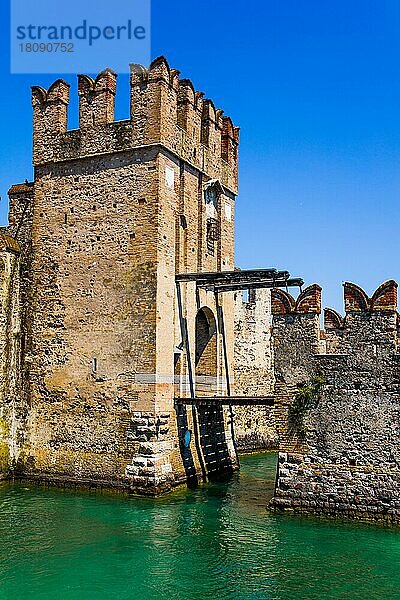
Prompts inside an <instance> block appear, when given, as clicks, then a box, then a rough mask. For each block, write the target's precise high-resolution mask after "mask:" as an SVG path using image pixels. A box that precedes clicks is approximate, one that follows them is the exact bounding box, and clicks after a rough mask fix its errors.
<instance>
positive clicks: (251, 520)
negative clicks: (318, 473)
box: [0, 454, 400, 600]
mask: <svg viewBox="0 0 400 600" xmlns="http://www.w3.org/2000/svg"><path fill="white" fill-rule="evenodd" d="M275 460H276V457H275V456H274V455H271V454H269V455H268V454H266V455H255V456H248V457H243V458H242V470H241V472H240V474H237V475H235V476H234V477H233V479H232V480H231V481H230V482H228V483H225V484H212V485H208V486H205V487H202V488H199V489H197V490H192V491H184V490H182V491H179V492H178V493H174V494H173V495H171V496H169V497H167V498H163V499H157V500H143V499H124V498H114V497H106V496H95V495H89V494H87V495H85V494H74V493H72V492H61V491H57V490H46V489H40V488H34V487H32V486H14V487H11V486H6V487H3V488H0V517H1V520H0V544H1V546H0V548H1V550H0V599H1V600H3V599H7V600H9V599H10V600H11V599H15V600H19V599H20V598H21V599H22V598H23V599H25V598H27V599H32V600H38V599H53V598H54V599H63V600H70V599H72V598H73V599H82V600H85V599H89V598H90V599H96V600H103V599H104V600H105V599H107V600H111V599H113V600H114V599H115V600H130V599H140V600H147V599H149V598H151V599H153V598H160V599H174V600H180V599H202V600H203V599H208V598H213V599H218V600H219V599H225V598H229V599H235V600H236V599H237V600H241V599H252V600H256V599H261V598H262V599H269V598H270V599H279V600H290V599H292V598H293V599H294V598H296V599H309V598H317V599H326V598H347V599H358V598H359V599H363V600H365V599H368V600H370V599H374V598H379V599H381V598H384V599H386V600H388V599H392V598H396V599H397V598H399V599H400V531H399V530H390V529H385V528H380V527H376V526H370V525H360V524H354V525H353V524H348V523H337V522H326V521H321V520H318V519H310V518H297V517H292V516H286V515H270V514H268V513H267V512H266V510H265V505H266V502H267V499H268V498H269V497H270V494H271V489H272V485H273V478H274V475H275Z"/></svg>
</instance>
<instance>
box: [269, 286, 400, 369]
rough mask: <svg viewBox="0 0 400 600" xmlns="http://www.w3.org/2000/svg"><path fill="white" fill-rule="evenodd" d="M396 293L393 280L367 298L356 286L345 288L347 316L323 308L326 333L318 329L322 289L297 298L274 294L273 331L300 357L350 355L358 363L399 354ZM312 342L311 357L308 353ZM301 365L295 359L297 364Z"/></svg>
mask: <svg viewBox="0 0 400 600" xmlns="http://www.w3.org/2000/svg"><path fill="white" fill-rule="evenodd" d="M397 288H398V285H397V283H396V282H395V281H393V280H388V281H385V282H384V283H382V285H380V286H379V287H378V288H377V290H376V291H375V292H374V293H373V294H372V296H371V297H369V296H368V295H367V294H366V293H365V292H364V290H362V289H361V288H360V287H359V286H357V285H356V284H354V283H350V282H346V283H344V285H343V291H344V307H345V316H342V315H340V314H339V313H338V312H337V311H335V310H333V309H332V308H325V309H324V330H323V331H322V332H321V331H320V328H319V316H320V314H321V300H322V298H321V287H320V286H318V285H311V286H309V287H308V288H306V289H305V290H304V291H303V292H301V293H300V294H299V296H298V298H297V299H295V298H294V297H293V296H291V294H289V293H288V292H286V291H284V290H281V289H275V290H272V292H271V300H272V314H273V316H274V329H275V332H276V335H277V339H278V340H282V343H283V344H284V345H285V346H286V345H288V347H287V349H286V350H285V351H287V352H288V353H294V352H295V347H296V346H301V347H302V348H303V350H302V352H300V355H301V354H302V355H303V356H305V355H306V354H307V355H308V359H309V358H310V354H311V353H314V354H319V355H324V354H340V355H343V354H352V355H357V356H358V357H359V360H360V362H361V363H362V361H363V360H364V359H365V357H366V355H370V356H372V355H374V356H376V355H377V354H378V353H380V354H381V355H382V354H385V353H386V354H393V353H395V352H397V348H398V340H399V325H398V322H399V319H398V313H397ZM305 340H308V342H307V343H308V350H307V353H305V352H304V344H305ZM297 359H298V361H300V362H301V361H302V359H300V358H299V356H297V358H296V360H297Z"/></svg>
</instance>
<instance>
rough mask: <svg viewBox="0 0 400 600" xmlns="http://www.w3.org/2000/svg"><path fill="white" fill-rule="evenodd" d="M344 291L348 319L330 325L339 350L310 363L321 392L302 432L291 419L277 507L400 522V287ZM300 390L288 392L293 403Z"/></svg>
mask: <svg viewBox="0 0 400 600" xmlns="http://www.w3.org/2000/svg"><path fill="white" fill-rule="evenodd" d="M344 290H345V309H346V317H345V319H340V320H337V319H336V320H334V318H333V316H332V314H331V313H329V312H328V315H326V317H327V319H326V323H325V327H326V331H327V333H328V331H329V332H330V333H329V335H332V331H333V335H332V337H334V336H336V340H334V341H335V345H331V346H330V348H331V349H332V348H335V349H337V352H335V353H331V354H315V355H314V356H313V357H312V358H311V360H310V361H309V363H308V365H309V366H308V371H307V377H308V380H307V381H305V382H308V383H309V384H310V383H312V382H313V381H314V382H315V381H316V378H319V380H320V381H321V378H322V381H323V384H322V387H321V389H320V390H319V392H318V393H316V394H315V397H314V399H313V401H312V403H311V405H310V406H309V408H308V410H306V411H305V414H304V419H303V424H302V427H301V429H299V428H298V427H296V426H295V427H292V428H291V430H290V419H288V420H287V435H286V437H285V436H282V445H281V448H280V454H279V467H278V479H277V486H276V490H275V497H274V500H273V504H274V505H275V506H276V507H278V508H290V509H295V510H306V511H317V512H323V513H332V514H345V515H349V516H356V517H359V518H368V519H370V518H376V519H387V520H394V521H399V517H400V495H399V491H398V490H399V478H400V467H399V465H400V462H399V459H400V456H399V447H400V444H399V442H400V439H399V431H398V427H397V423H398V419H399V411H400V402H399V375H400V372H399V360H398V359H399V357H398V354H397V323H398V315H397V310H396V308H397V284H395V282H392V281H390V282H386V283H385V284H383V285H382V286H381V287H380V288H378V290H377V292H375V294H374V296H373V297H372V298H368V297H367V296H366V294H365V293H364V292H363V291H362V290H360V288H358V287H357V286H354V285H353V284H345V287H344ZM338 340H339V341H338ZM315 343H316V342H315ZM328 347H329V346H328ZM290 378H291V379H292V376H291V377H290ZM298 391H299V390H298V389H297V391H296V390H294V389H292V390H290V388H286V390H285V393H286V394H288V395H289V399H288V400H287V403H288V405H290V404H293V402H295V401H296V395H297V398H298ZM282 404H283V402H282Z"/></svg>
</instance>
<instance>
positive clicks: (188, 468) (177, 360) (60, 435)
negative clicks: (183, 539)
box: [0, 58, 238, 493]
mask: <svg viewBox="0 0 400 600" xmlns="http://www.w3.org/2000/svg"><path fill="white" fill-rule="evenodd" d="M78 91H79V129H77V130H72V131H69V130H67V111H68V103H69V85H68V84H67V83H66V82H65V81H63V80H58V81H56V82H55V83H54V84H53V85H52V86H51V87H50V88H49V89H48V90H44V89H43V88H39V87H34V88H32V104H33V111H34V136H33V137H34V145H33V161H34V167H35V181H34V184H27V185H26V184H24V185H22V186H14V187H13V188H12V189H11V190H10V217H9V222H10V224H9V227H8V228H6V232H5V235H4V239H3V242H4V247H3V250H2V251H1V253H2V256H3V255H4V258H5V264H6V268H5V271H4V281H5V283H4V286H3V321H2V322H4V325H3V330H4V332H3V333H4V335H3V337H2V338H1V339H4V340H6V341H5V344H6V346H7V351H6V350H3V353H2V357H3V358H2V360H3V379H2V393H3V400H2V403H1V410H2V416H1V418H2V421H1V422H0V425H1V432H0V433H1V444H3V446H4V448H3V446H1V448H3V450H2V451H1V456H2V464H3V470H4V472H6V471H7V470H9V469H10V468H14V465H15V464H17V463H18V471H19V473H20V474H21V475H22V476H26V477H30V478H34V479H39V480H46V481H52V482H63V483H68V482H72V483H79V484H80V483H84V484H90V485H92V484H99V485H105V486H107V487H120V488H124V489H132V490H136V491H139V492H143V493H157V492H160V491H163V490H166V489H169V488H170V487H171V486H173V485H176V484H178V483H180V482H184V481H186V480H187V479H188V478H191V479H193V478H195V477H199V478H203V477H207V476H209V475H210V474H212V472H219V471H222V470H224V469H227V470H229V469H232V468H235V466H236V465H235V453H234V452H233V447H232V443H231V441H230V438H229V433H227V434H225V430H226V431H227V432H229V426H228V425H229V423H228V421H229V416H228V414H225V413H226V411H225V410H224V411H223V413H221V414H219V413H218V414H217V413H216V412H215V413H213V414H207V415H204V416H203V421H204V419H206V421H207V423H208V425H209V426H208V427H206V428H204V426H203V424H202V417H201V415H197V414H196V409H194V412H192V411H188V412H187V414H184V415H183V414H179V415H177V412H176V407H175V404H174V397H175V396H176V395H178V396H185V395H187V394H188V393H189V388H188V368H187V367H188V365H187V360H188V357H187V355H186V352H185V345H184V343H183V341H184V340H183V339H182V338H183V333H182V323H183V322H185V328H186V329H185V331H186V335H187V339H188V342H189V344H190V346H191V347H192V348H193V353H194V355H195V354H196V345H197V346H198V347H199V344H200V341H199V335H198V334H199V332H198V323H199V318H200V317H199V314H200V313H201V314H202V315H205V319H206V324H207V326H208V329H207V331H208V334H209V337H208V339H206V340H205V343H203V347H202V352H205V353H206V354H205V355H206V356H208V357H209V359H207V360H206V361H205V360H202V356H201V354H202V352H200V356H199V357H198V362H199V365H201V363H202V362H203V363H206V366H207V368H206V369H204V368H203V367H201V366H199V368H198V369H197V372H196V381H195V385H196V384H197V385H198V388H200V387H201V386H205V388H206V389H208V390H212V392H213V393H216V394H217V393H221V392H223V390H224V387H225V373H224V367H223V360H222V341H221V329H220V323H219V320H218V318H217V314H216V312H217V311H216V302H215V297H214V294H212V293H210V292H206V291H204V292H201V293H200V294H196V293H195V290H194V287H193V285H192V284H190V283H188V284H180V286H179V290H178V292H179V293H178V295H177V289H176V285H175V275H176V274H177V273H185V272H193V273H197V272H201V271H221V270H229V269H232V268H233V265H234V246H233V243H234V240H233V232H234V204H235V196H236V194H237V147H238V129H237V128H236V127H234V126H233V125H232V122H231V120H230V118H229V117H226V116H223V114H222V111H220V110H217V109H216V108H215V107H214V104H213V102H212V101H211V100H207V99H204V98H203V94H202V93H200V92H197V91H195V89H194V88H193V85H192V83H191V82H190V81H189V80H187V79H180V78H179V73H178V72H177V71H176V70H174V69H171V68H170V67H169V65H168V64H167V62H166V60H165V59H164V58H159V59H157V60H155V61H154V62H153V63H152V65H151V67H150V69H149V70H146V69H144V68H143V67H140V66H138V65H133V66H132V75H131V115H130V119H128V120H126V121H119V122H115V121H114V99H115V93H116V75H115V74H114V73H113V72H112V71H110V70H106V71H103V72H102V73H100V75H99V76H98V77H97V78H96V80H93V79H91V78H89V77H87V76H85V75H80V76H79V77H78ZM17 241H18V243H17ZM15 265H18V266H15ZM15 270H16V271H18V273H19V275H18V276H16V277H10V273H11V272H14V271H15ZM19 276H20V277H21V288H20V289H21V291H20V292H18V289H17V287H18V286H19V280H18V277H19ZM11 287H12V289H11ZM178 297H179V302H178V301H177V298H178ZM10 303H11V304H13V303H14V304H15V305H16V307H18V308H19V310H17V309H16V308H12V307H10ZM220 303H221V305H222V306H223V309H224V313H225V331H226V346H227V352H228V354H229V358H230V364H232V359H233V299H232V297H231V295H225V296H224V298H221V299H220ZM13 306H14V305H13ZM10 315H12V316H11V317H10ZM19 323H21V324H22V326H21V330H20V329H19V327H20V326H19ZM5 330H7V331H5ZM14 347H15V351H14V349H13V348H14ZM10 361H11V363H12V364H11V363H10ZM6 363H7V365H6V366H4V365H5V364H6ZM17 363H18V364H17ZM9 365H10V366H9ZM14 388H15V392H14V391H12V390H14ZM185 411H186V409H185ZM185 411H184V412H185ZM21 419H22V421H23V423H22V421H21ZM20 421H21V422H20ZM20 425H21V427H20ZM19 428H20V429H21V431H22V432H23V434H19V433H18V432H17V429H19ZM188 429H190V430H192V432H193V433H195V434H196V435H195V436H193V439H192V441H191V443H190V445H189V447H188V448H186V447H184V445H183V442H182V436H183V434H184V433H185V432H186V431H187V430H188ZM195 438H196V439H197V440H200V442H199V443H198V444H195V441H194V439H195ZM203 454H204V455H205V456H206V458H207V460H205V456H204V455H203ZM8 457H9V458H8Z"/></svg>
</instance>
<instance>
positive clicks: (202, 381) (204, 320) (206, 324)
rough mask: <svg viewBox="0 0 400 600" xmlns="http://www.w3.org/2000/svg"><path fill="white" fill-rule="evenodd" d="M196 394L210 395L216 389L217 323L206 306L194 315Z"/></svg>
mask: <svg viewBox="0 0 400 600" xmlns="http://www.w3.org/2000/svg"><path fill="white" fill-rule="evenodd" d="M195 375H196V394H198V395H206V396H211V395H214V394H215V393H216V391H217V324H216V320H215V317H214V314H213V312H212V310H210V309H209V308H208V307H207V306H204V307H203V308H201V309H200V310H199V311H198V313H197V315H196V351H195Z"/></svg>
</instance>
